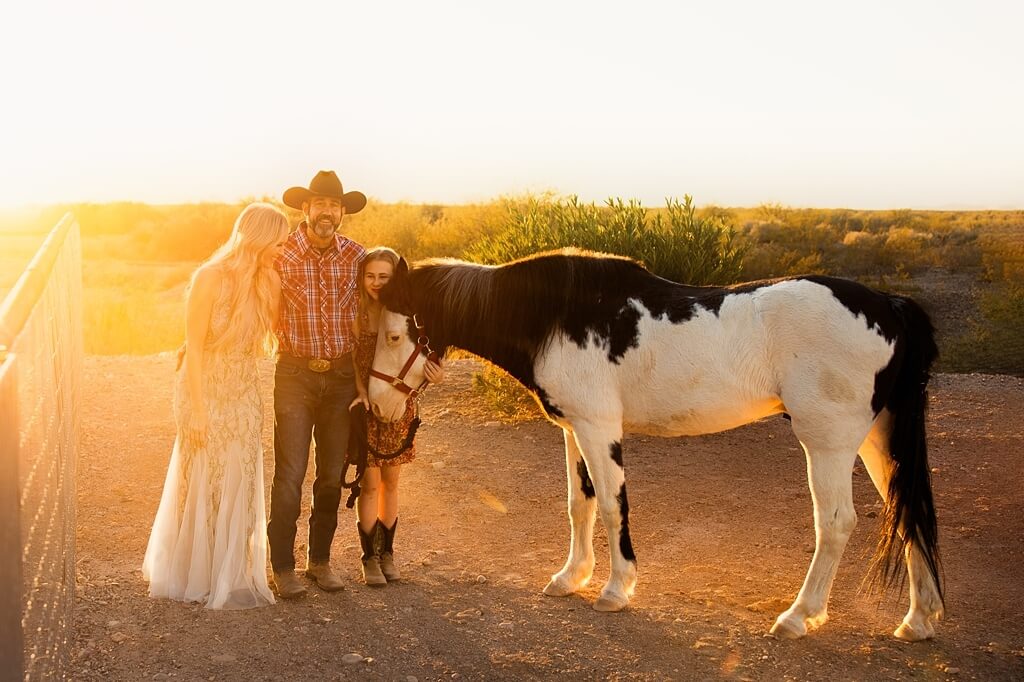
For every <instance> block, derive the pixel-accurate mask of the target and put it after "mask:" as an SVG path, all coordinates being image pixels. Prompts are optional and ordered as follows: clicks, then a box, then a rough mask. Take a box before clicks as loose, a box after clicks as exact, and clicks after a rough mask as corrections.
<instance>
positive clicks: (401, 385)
mask: <svg viewBox="0 0 1024 682" xmlns="http://www.w3.org/2000/svg"><path fill="white" fill-rule="evenodd" d="M412 323H413V324H414V325H415V326H416V334H417V337H416V348H414V349H413V351H412V354H411V355H410V356H409V359H408V360H406V361H405V365H404V366H403V367H402V371H400V372H399V373H398V376H391V375H390V374H384V373H383V372H378V371H377V370H375V369H373V368H372V367H371V368H370V376H371V377H375V378H377V379H380V380H381V381H384V382H387V383H388V384H390V385H391V386H393V387H394V388H397V389H398V390H399V391H401V392H402V393H405V394H407V395H408V396H409V397H410V398H415V397H417V396H418V395H419V394H420V393H421V392H422V391H423V389H424V387H426V385H427V384H429V383H430V382H429V381H428V380H427V379H423V382H422V383H420V385H419V386H417V387H416V388H413V387H412V386H410V385H409V384H407V383H405V375H406V374H408V373H409V370H410V369H412V366H413V363H415V362H416V358H418V357H419V356H420V354H421V353H423V352H424V351H426V356H427V360H430V361H431V362H437V353H435V352H434V351H433V350H431V348H430V338H429V337H427V328H426V326H424V325H422V324H420V320H419V317H417V316H416V315H413V316H412Z"/></svg>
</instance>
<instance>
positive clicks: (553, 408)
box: [534, 386, 565, 418]
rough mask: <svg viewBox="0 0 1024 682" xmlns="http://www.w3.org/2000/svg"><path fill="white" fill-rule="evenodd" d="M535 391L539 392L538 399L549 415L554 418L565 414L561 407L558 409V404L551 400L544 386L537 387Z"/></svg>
mask: <svg viewBox="0 0 1024 682" xmlns="http://www.w3.org/2000/svg"><path fill="white" fill-rule="evenodd" d="M534 393H536V394H537V400H539V401H540V406H541V407H543V408H544V412H546V413H547V415H548V416H549V417H552V418H554V417H564V416H565V414H564V413H563V412H562V411H561V410H560V409H558V406H557V405H555V404H554V403H553V402H551V400H550V399H549V398H548V394H547V391H545V390H544V389H543V388H541V387H540V386H538V387H536V388H535V389H534Z"/></svg>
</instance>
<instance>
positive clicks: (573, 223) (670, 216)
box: [466, 196, 745, 285]
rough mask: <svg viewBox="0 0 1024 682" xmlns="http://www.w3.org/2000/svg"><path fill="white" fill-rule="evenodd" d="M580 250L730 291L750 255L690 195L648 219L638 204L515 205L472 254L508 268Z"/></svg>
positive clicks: (469, 251) (575, 200)
mask: <svg viewBox="0 0 1024 682" xmlns="http://www.w3.org/2000/svg"><path fill="white" fill-rule="evenodd" d="M570 246H571V247H577V248H581V249H586V250H589V251H597V252H601V253H612V254H617V255H620V256H628V257H630V258H633V259H635V260H637V261H640V262H641V263H643V264H644V265H645V266H646V267H647V268H648V269H649V270H650V271H651V272H653V273H655V274H657V275H659V276H661V277H665V278H666V279H670V280H673V281H676V282H685V283H687V284H695V285H702V284H725V283H731V282H735V281H737V280H738V279H739V278H740V274H741V271H742V263H743V256H744V253H745V249H744V248H743V247H741V246H740V245H739V244H738V242H737V241H736V240H735V237H734V233H733V231H732V229H731V228H729V227H728V226H727V225H725V224H724V223H722V222H721V220H720V219H719V218H717V217H707V218H701V217H699V216H698V215H697V213H696V210H695V209H694V206H693V199H692V198H691V197H690V196H686V197H685V199H684V201H683V202H682V203H680V202H679V201H678V200H674V199H669V200H668V201H667V203H666V208H665V210H664V211H661V212H658V213H655V214H653V215H651V214H649V212H648V210H647V209H645V208H644V207H643V206H642V205H641V204H640V202H638V201H634V200H631V201H628V202H624V201H623V200H622V199H609V200H608V201H607V203H606V204H605V206H602V207H598V206H597V205H595V204H592V203H591V204H586V203H582V202H580V201H579V199H578V198H577V197H570V198H569V199H567V200H558V201H551V200H544V199H530V200H528V201H527V202H525V203H524V204H510V205H509V213H508V217H507V222H506V225H505V228H504V229H503V230H502V231H500V232H497V233H495V234H492V235H487V236H485V237H483V238H482V239H480V240H479V241H478V242H477V243H476V244H475V245H474V246H473V247H471V248H470V249H467V252H466V255H467V257H468V258H469V259H470V260H476V261H479V262H482V263H505V262H508V261H512V260H516V259H519V258H523V257H526V256H529V255H532V254H534V253H538V252H542V251H549V250H552V249H560V248H564V247H570Z"/></svg>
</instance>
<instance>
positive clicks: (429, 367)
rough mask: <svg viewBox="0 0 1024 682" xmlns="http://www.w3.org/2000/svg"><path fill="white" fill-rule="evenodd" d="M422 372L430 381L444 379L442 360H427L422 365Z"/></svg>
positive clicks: (435, 382)
mask: <svg viewBox="0 0 1024 682" xmlns="http://www.w3.org/2000/svg"><path fill="white" fill-rule="evenodd" d="M423 373H424V374H425V375H426V377H427V381H429V382H430V383H432V384H439V383H441V382H442V381H444V362H443V361H442V362H431V361H430V360H427V364H426V365H424V366H423Z"/></svg>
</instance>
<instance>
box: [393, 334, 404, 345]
mask: <svg viewBox="0 0 1024 682" xmlns="http://www.w3.org/2000/svg"><path fill="white" fill-rule="evenodd" d="M400 338H402V337H401V336H399V335H398V334H392V335H391V343H398V340H399V339H400Z"/></svg>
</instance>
